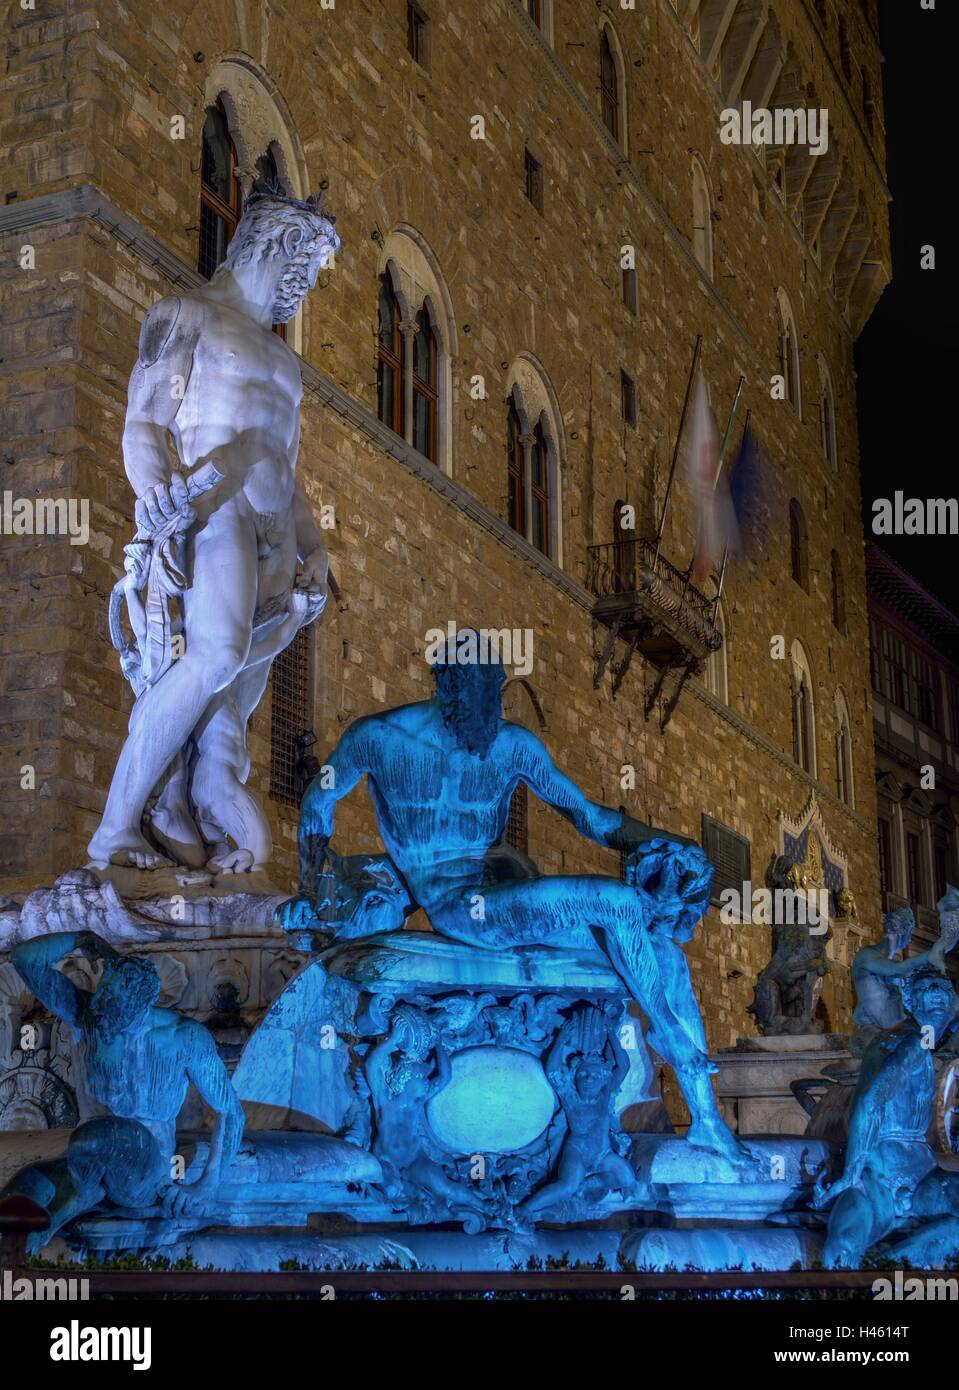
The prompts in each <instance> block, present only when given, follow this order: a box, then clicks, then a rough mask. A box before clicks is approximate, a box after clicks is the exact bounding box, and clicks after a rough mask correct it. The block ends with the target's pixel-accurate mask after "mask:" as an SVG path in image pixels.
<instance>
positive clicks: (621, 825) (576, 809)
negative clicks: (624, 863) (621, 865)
mask: <svg viewBox="0 0 959 1390" xmlns="http://www.w3.org/2000/svg"><path fill="white" fill-rule="evenodd" d="M514 733H515V737H516V741H517V745H518V752H519V760H518V766H519V772H520V776H521V778H522V780H523V781H524V782H526V783H527V785H528V786H529V787H530V788H531V789H532V791H534V792H535V793H536V795H537V796H538V797H539V798H540V800H541V801H545V802H546V804H547V806H552V808H553V810H554V811H558V812H559V814H560V815H561V816H563V817H564V818H565V819H566V820H568V821H570V822H571V823H572V824H573V825H574V826H575V827H576V829H577V830H578V831H579V833H580V834H581V835H583V836H585V838H586V839H587V840H594V841H595V842H596V843H597V844H600V845H607V846H609V847H611V848H613V849H618V848H621V847H622V848H626V847H627V845H626V841H625V839H624V838H623V837H625V836H626V835H627V834H629V835H631V838H630V839H629V844H630V845H632V844H634V843H639V842H640V841H641V840H644V839H651V838H652V837H653V836H654V835H655V834H656V832H654V831H653V830H652V829H651V828H650V827H649V826H648V825H643V824H642V822H640V821H637V820H634V819H633V817H632V816H629V815H626V814H625V812H621V811H612V810H610V808H609V807H608V806H600V805H599V804H598V802H595V801H590V800H589V798H588V797H586V796H585V795H584V794H583V792H581V791H580V789H579V787H577V785H576V783H575V782H574V781H573V780H572V779H571V778H569V777H567V776H566V774H565V773H564V772H561V771H560V770H559V768H558V767H557V766H556V764H555V763H554V762H553V759H552V758H551V757H550V755H549V752H548V751H547V749H546V747H545V745H544V744H542V743H541V742H540V740H539V739H538V738H537V737H536V735H535V734H533V733H530V731H529V730H528V729H519V728H516V729H515V730H514ZM664 838H669V837H664ZM621 841H622V843H621Z"/></svg>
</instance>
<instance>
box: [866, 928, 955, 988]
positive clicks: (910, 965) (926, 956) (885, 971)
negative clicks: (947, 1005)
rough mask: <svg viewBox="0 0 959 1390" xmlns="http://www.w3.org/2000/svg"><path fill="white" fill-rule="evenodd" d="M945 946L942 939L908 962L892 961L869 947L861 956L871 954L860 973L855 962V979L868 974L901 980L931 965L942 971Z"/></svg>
mask: <svg viewBox="0 0 959 1390" xmlns="http://www.w3.org/2000/svg"><path fill="white" fill-rule="evenodd" d="M944 946H945V943H944V941H943V939H942V938H941V937H940V938H939V940H938V941H936V942H935V943H934V944H933V945H932V946H930V947H929V950H928V951H920V952H919V954H918V955H915V956H909V958H908V959H907V960H890V959H889V957H888V956H885V955H883V953H882V951H881V950H880V949H879V948H877V947H871V946H867V947H865V948H864V950H863V951H862V952H860V954H861V955H865V953H866V951H869V952H870V954H869V955H868V956H867V957H866V959H865V960H863V962H862V964H861V965H860V967H859V970H858V971H856V969H855V962H853V978H854V979H855V977H856V975H857V974H867V975H881V976H882V977H883V978H884V979H901V978H902V976H903V975H911V974H912V972H913V971H914V970H920V969H922V967H923V966H928V965H930V964H932V965H935V966H937V967H938V969H940V970H941V969H943V968H944V966H943V957H944V955H945V950H944Z"/></svg>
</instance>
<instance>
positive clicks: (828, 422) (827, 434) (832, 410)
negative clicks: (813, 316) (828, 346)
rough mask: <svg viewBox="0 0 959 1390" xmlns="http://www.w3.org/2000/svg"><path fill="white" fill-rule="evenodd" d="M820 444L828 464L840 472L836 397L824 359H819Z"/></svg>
mask: <svg viewBox="0 0 959 1390" xmlns="http://www.w3.org/2000/svg"><path fill="white" fill-rule="evenodd" d="M819 442H820V444H821V445H822V451H823V454H824V455H825V458H826V461H827V463H829V464H830V465H831V466H832V468H833V470H834V471H836V472H838V470H839V450H838V444H837V438H836V397H835V393H834V391H833V389H832V378H831V376H830V375H829V368H828V367H827V365H826V360H825V358H824V357H822V356H820V358H819Z"/></svg>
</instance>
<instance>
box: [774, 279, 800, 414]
mask: <svg viewBox="0 0 959 1390" xmlns="http://www.w3.org/2000/svg"><path fill="white" fill-rule="evenodd" d="M776 305H777V316H778V327H779V371H780V375H781V376H782V379H783V381H784V383H785V390H786V400H787V401H789V403H790V405H792V406H793V407H794V408H795V411H796V414H797V415H798V416H799V418H800V419H802V390H801V383H800V377H799V334H798V333H797V331H796V317H795V315H794V314H793V311H792V305H791V304H790V302H789V297H788V295H787V294H786V292H785V290H780V291H779V293H778V294H777V296H776Z"/></svg>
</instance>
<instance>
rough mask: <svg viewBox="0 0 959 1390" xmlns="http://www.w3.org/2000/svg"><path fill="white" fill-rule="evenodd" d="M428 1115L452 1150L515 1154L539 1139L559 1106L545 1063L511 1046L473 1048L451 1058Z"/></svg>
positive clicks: (436, 1130)
mask: <svg viewBox="0 0 959 1390" xmlns="http://www.w3.org/2000/svg"><path fill="white" fill-rule="evenodd" d="M450 1073H451V1074H450V1079H449V1081H448V1082H447V1084H446V1086H445V1087H444V1088H443V1090H442V1091H440V1092H439V1093H438V1094H437V1095H435V1096H434V1097H433V1099H432V1100H431V1101H430V1102H429V1105H428V1106H427V1109H426V1115H427V1119H428V1120H429V1123H430V1127H431V1129H432V1130H433V1133H434V1134H435V1135H436V1137H437V1138H438V1139H439V1140H440V1141H441V1143H444V1144H445V1145H446V1146H447V1147H448V1148H449V1149H450V1151H451V1152H452V1153H456V1154H474V1153H513V1152H516V1151H517V1150H519V1149H525V1147H526V1146H527V1144H531V1143H532V1142H533V1140H534V1139H538V1138H539V1136H540V1135H541V1134H542V1133H543V1130H544V1129H545V1128H546V1126H547V1125H548V1124H549V1122H550V1120H551V1119H552V1116H553V1111H554V1110H555V1108H556V1103H557V1102H556V1096H555V1094H554V1092H553V1088H552V1087H551V1086H550V1084H549V1082H548V1081H547V1080H546V1074H545V1072H544V1071H543V1068H542V1066H541V1064H540V1063H539V1062H538V1061H537V1059H536V1058H535V1057H531V1056H530V1054H529V1053H528V1052H520V1051H519V1050H518V1049H516V1048H512V1047H472V1048H467V1049H466V1050H465V1051H464V1052H459V1053H457V1054H456V1056H455V1057H453V1059H452V1062H451V1066H450Z"/></svg>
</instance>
